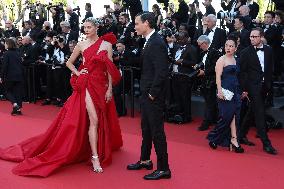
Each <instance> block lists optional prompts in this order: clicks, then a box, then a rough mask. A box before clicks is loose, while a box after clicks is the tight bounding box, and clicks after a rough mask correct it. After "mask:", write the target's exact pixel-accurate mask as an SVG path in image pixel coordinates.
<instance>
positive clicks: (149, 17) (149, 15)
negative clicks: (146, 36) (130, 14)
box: [136, 11, 157, 29]
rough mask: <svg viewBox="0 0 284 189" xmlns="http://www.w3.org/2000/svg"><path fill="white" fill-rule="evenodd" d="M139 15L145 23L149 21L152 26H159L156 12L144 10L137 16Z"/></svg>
mask: <svg viewBox="0 0 284 189" xmlns="http://www.w3.org/2000/svg"><path fill="white" fill-rule="evenodd" d="M138 16H140V18H141V21H142V22H143V23H144V22H146V21H148V23H149V27H150V28H152V29H154V28H155V27H156V26H157V24H156V21H155V15H154V13H152V12H147V11H144V12H141V13H138V14H137V15H136V17H138Z"/></svg>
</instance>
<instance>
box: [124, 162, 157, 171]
mask: <svg viewBox="0 0 284 189" xmlns="http://www.w3.org/2000/svg"><path fill="white" fill-rule="evenodd" d="M143 168H144V169H147V170H152V169H153V163H152V161H149V162H147V163H141V161H138V162H137V163H134V164H130V165H127V169H128V170H140V169H143Z"/></svg>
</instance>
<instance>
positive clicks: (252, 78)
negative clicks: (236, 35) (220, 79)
mask: <svg viewBox="0 0 284 189" xmlns="http://www.w3.org/2000/svg"><path fill="white" fill-rule="evenodd" d="M272 73H273V53H272V49H271V48H270V47H269V46H266V45H264V72H263V71H262V68H261V65H260V61H259V58H258V55H257V52H256V50H255V48H254V47H253V46H249V47H247V48H246V49H244V50H243V51H242V54H241V56H240V84H241V88H242V91H246V92H248V94H249V97H250V101H251V111H253V113H254V117H255V123H256V127H257V132H258V135H259V136H260V138H261V140H262V142H263V144H264V145H269V144H270V141H269V139H268V136H267V134H266V131H265V120H264V117H265V109H264V98H265V96H266V94H267V92H269V91H270V89H271V84H272ZM263 79H264V80H263ZM244 122H246V120H244ZM246 132H247V131H246V130H245V129H244V128H241V131H240V137H241V138H244V137H245V135H246V134H247V133H246Z"/></svg>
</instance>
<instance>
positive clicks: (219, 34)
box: [205, 27, 226, 50]
mask: <svg viewBox="0 0 284 189" xmlns="http://www.w3.org/2000/svg"><path fill="white" fill-rule="evenodd" d="M208 34H209V33H208V31H207V32H205V35H208ZM225 42H226V31H225V30H223V29H220V28H217V27H216V29H215V32H214V36H213V40H212V41H211V45H210V47H209V48H210V49H216V50H219V49H221V48H224V45H225Z"/></svg>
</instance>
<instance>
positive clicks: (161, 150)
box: [140, 33, 169, 171]
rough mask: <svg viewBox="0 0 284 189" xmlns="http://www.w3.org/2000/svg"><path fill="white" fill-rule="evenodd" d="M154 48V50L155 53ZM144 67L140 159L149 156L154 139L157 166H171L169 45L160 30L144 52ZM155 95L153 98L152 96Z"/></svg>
mask: <svg viewBox="0 0 284 189" xmlns="http://www.w3.org/2000/svg"><path fill="white" fill-rule="evenodd" d="M153 52H155V53H153ZM141 56H142V59H143V62H142V71H141V83H140V89H141V93H142V96H141V113H142V120H141V127H142V137H143V141H142V146H141V160H149V159H150V155H151V148H152V142H153V143H154V147H155V151H156V154H157V162H158V163H157V169H158V170H161V171H166V170H168V169H169V165H168V153H167V142H166V135H165V132H164V116H163V111H164V100H165V99H164V98H165V92H164V91H165V81H166V78H167V75H168V52H167V46H166V44H165V43H164V41H163V39H162V38H161V37H160V35H159V34H157V33H154V34H152V36H151V37H150V39H149V40H148V41H147V42H146V45H145V47H144V50H143V52H142V55H141ZM149 95H151V96H152V97H154V98H155V99H154V100H151V99H150V98H149Z"/></svg>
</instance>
